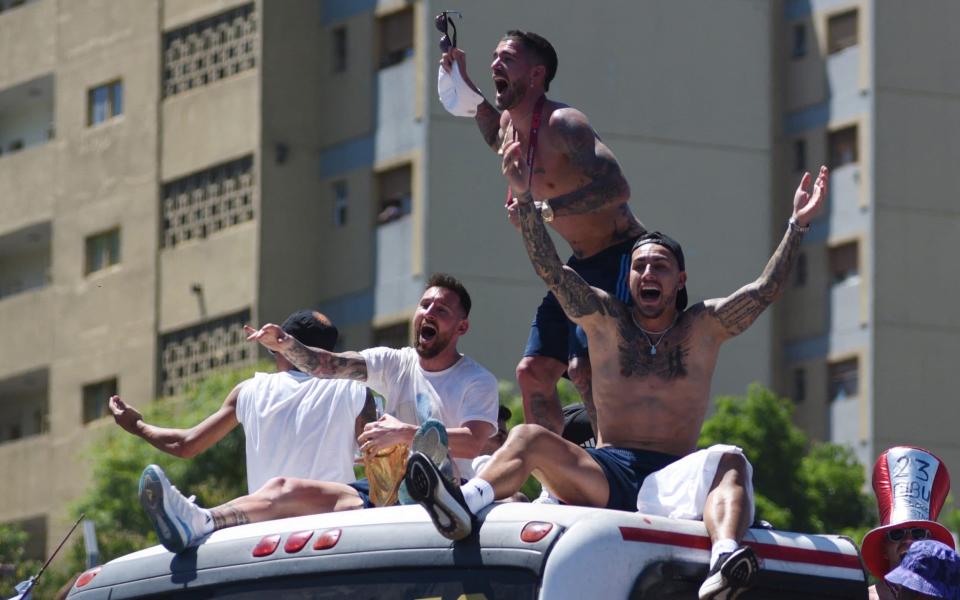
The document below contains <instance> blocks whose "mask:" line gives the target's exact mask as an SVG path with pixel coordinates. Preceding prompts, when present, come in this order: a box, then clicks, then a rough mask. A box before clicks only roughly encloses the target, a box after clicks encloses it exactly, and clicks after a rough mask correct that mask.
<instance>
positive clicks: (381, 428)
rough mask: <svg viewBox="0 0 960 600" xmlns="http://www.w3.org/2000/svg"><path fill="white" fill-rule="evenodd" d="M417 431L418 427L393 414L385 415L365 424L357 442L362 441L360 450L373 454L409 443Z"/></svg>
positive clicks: (365, 453)
mask: <svg viewBox="0 0 960 600" xmlns="http://www.w3.org/2000/svg"><path fill="white" fill-rule="evenodd" d="M416 431H417V428H416V427H414V426H413V425H410V424H409V423H404V422H403V421H401V420H400V419H397V418H396V417H394V416H391V415H383V416H382V417H380V418H379V419H377V420H376V421H374V422H373V423H367V424H366V425H364V426H363V433H361V434H360V437H359V438H357V442H359V443H360V451H361V452H363V454H364V456H373V455H376V454H377V453H379V452H381V451H383V450H386V449H387V448H391V447H393V446H396V445H397V444H408V445H409V444H410V443H411V442H412V441H413V434H414V433H416Z"/></svg>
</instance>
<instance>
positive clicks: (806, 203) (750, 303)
mask: <svg viewBox="0 0 960 600" xmlns="http://www.w3.org/2000/svg"><path fill="white" fill-rule="evenodd" d="M828 176H829V173H828V172H827V168H826V167H820V173H819V174H818V175H817V180H816V182H815V183H814V184H813V190H812V193H811V191H810V180H811V177H810V173H804V175H803V179H801V181H800V185H799V186H798V187H797V191H796V193H795V194H794V197H793V216H791V217H790V222H789V223H788V225H787V232H786V233H785V234H784V235H783V239H782V240H780V245H779V246H777V249H776V251H775V252H774V253H773V256H771V257H770V260H769V262H767V266H766V268H765V269H764V270H763V273H761V274H760V277H759V278H758V279H757V280H756V281H754V282H752V283H749V284H747V285H745V286H743V287H742V288H740V289H739V290H737V291H736V292H734V293H733V294H731V295H730V296H728V297H726V298H716V299H713V300H707V301H706V302H705V303H704V305H705V308H706V311H705V313H706V315H707V317H708V318H709V319H711V321H712V322H713V323H714V324H715V325H716V328H717V333H718V335H719V336H720V338H721V339H726V338H731V337H733V336H735V335H739V334H741V333H743V332H744V331H745V330H746V329H747V328H748V327H750V325H752V324H753V322H754V321H756V320H757V317H759V316H760V313H762V312H763V311H764V310H765V309H766V308H767V307H768V306H770V304H772V303H773V301H774V300H776V299H777V298H779V297H780V294H782V293H783V289H784V286H785V284H786V282H787V279H788V277H789V275H790V271H791V269H792V268H793V263H794V262H796V258H797V252H798V249H799V248H800V242H801V241H802V240H803V234H804V232H806V230H807V229H808V228H809V226H810V221H812V220H813V218H814V217H815V216H816V215H817V213H818V212H819V211H820V209H821V208H822V206H823V203H824V202H825V198H826V194H827V179H828Z"/></svg>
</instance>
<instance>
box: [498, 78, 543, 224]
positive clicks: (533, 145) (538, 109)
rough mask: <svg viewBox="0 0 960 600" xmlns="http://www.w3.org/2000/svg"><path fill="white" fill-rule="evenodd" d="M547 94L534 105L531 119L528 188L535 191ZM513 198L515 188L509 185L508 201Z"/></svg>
mask: <svg viewBox="0 0 960 600" xmlns="http://www.w3.org/2000/svg"><path fill="white" fill-rule="evenodd" d="M545 99H546V96H540V98H539V99H538V100H537V104H536V105H535V106H534V107H533V119H532V120H531V121H530V139H529V140H528V141H527V168H528V169H529V170H530V179H529V180H527V189H528V190H530V193H533V161H534V159H535V157H536V154H537V134H538V133H539V132H540V114H541V113H542V112H543V101H544V100H545ZM513 139H517V130H516V129H514V130H513ZM511 199H513V190H512V189H511V188H510V186H509V185H508V186H507V202H506V204H507V205H509V204H510V200H511Z"/></svg>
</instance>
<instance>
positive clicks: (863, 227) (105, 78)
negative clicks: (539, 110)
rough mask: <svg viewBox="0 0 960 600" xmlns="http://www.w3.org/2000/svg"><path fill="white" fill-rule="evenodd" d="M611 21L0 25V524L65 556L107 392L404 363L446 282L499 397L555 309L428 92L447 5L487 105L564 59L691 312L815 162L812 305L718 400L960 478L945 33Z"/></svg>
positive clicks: (235, 19) (560, 79)
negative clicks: (741, 396)
mask: <svg viewBox="0 0 960 600" xmlns="http://www.w3.org/2000/svg"><path fill="white" fill-rule="evenodd" d="M604 6H605V8H604V10H598V8H597V6H595V5H594V4H590V3H582V2H556V1H550V2H547V0H542V1H541V0H537V1H535V2H526V3H521V4H518V3H515V2H508V1H506V0H489V1H487V2H484V3H482V4H477V3H472V2H467V1H466V0H458V1H451V2H445V3H439V2H436V1H434V0H411V1H403V0H284V1H283V2H280V1H273V0H271V1H266V0H253V1H251V0H246V1H244V0H138V1H137V2H118V1H114V0H71V1H70V2H62V1H60V2H58V1H56V0H28V1H26V2H18V1H16V0H0V8H2V9H3V10H0V150H2V152H3V154H2V155H0V215H2V217H0V330H3V331H4V332H5V333H6V335H7V339H8V340H10V343H8V344H5V345H4V347H3V348H2V349H0V478H2V480H3V481H4V482H5V484H6V487H5V494H4V496H3V498H2V499H0V522H18V523H22V524H24V525H25V526H26V527H27V528H28V529H29V530H31V531H33V532H35V533H37V535H36V536H35V538H34V539H35V540H43V539H44V538H46V539H48V540H49V541H50V542H52V541H53V540H54V539H55V538H56V537H57V536H58V535H59V534H60V532H61V531H62V528H63V527H62V525H63V520H64V516H65V510H66V506H67V504H68V503H69V501H71V500H72V499H73V498H76V497H77V496H78V495H79V494H80V493H82V491H83V489H84V487H85V484H86V479H87V473H88V472H89V467H88V465H87V464H86V463H85V462H84V459H83V455H82V453H81V452H80V451H81V450H82V449H84V448H86V447H87V445H88V444H89V443H90V442H91V441H92V440H94V439H95V437H96V435H97V433H98V430H99V429H102V428H103V427H106V426H109V423H107V422H105V421H104V419H103V418H102V417H103V415H104V404H103V403H104V401H105V399H106V397H108V396H109V395H110V394H111V393H114V392H118V393H120V394H121V395H123V396H124V397H125V398H127V399H128V400H130V401H131V402H133V403H135V404H145V403H147V402H149V401H150V400H151V399H153V398H156V397H162V396H168V395H175V394H178V393H180V392H181V391H182V390H183V389H184V387H185V386H186V385H189V384H190V383H191V382H193V381H195V380H197V379H198V378H200V377H202V376H203V375H204V374H206V373H209V372H210V371H212V370H217V369H222V368H225V367H227V366H235V365H242V364H248V363H250V362H251V361H254V360H256V358H257V356H258V354H257V352H258V350H257V349H256V348H251V347H250V346H248V345H246V344H245V343H244V341H243V336H242V335H241V326H242V324H243V323H247V322H254V323H260V322H264V321H277V320H279V319H282V318H283V317H284V316H285V315H286V314H287V313H289V312H290V311H291V310H293V309H296V308H299V307H302V306H314V307H317V308H318V309H320V310H322V311H324V312H326V313H327V314H328V315H330V316H331V317H332V318H333V319H334V321H335V322H336V323H337V324H338V326H339V327H340V329H341V332H342V334H343V339H342V342H341V346H342V347H343V348H350V349H353V348H362V347H367V346H370V345H373V344H385V345H400V344H405V343H407V342H408V341H409V339H410V326H411V318H412V315H413V312H414V310H415V304H416V300H417V299H418V297H419V294H420V290H421V289H422V286H423V283H424V281H425V280H426V278H427V277H428V276H429V274H430V273H432V272H434V271H446V272H450V273H452V274H454V275H456V276H457V277H459V278H461V279H462V280H463V281H464V282H465V283H466V284H467V287H468V288H469V290H470V291H471V294H472V295H473V298H474V311H473V313H472V315H471V317H472V318H471V323H472V327H471V331H470V332H469V333H468V335H467V336H466V337H465V338H464V339H463V340H462V346H461V349H462V350H463V351H465V352H466V353H469V354H470V355H471V356H473V357H474V358H476V359H477V360H479V361H480V362H482V363H483V364H485V365H487V366H488V367H489V368H491V370H493V371H494V372H495V373H496V374H497V375H498V377H500V378H502V379H505V380H511V379H512V378H513V369H514V367H515V364H516V362H517V360H518V359H519V356H520V354H521V350H522V348H523V344H524V342H525V340H526V336H527V332H528V328H529V322H530V319H531V317H532V315H533V311H534V308H535V307H536V305H537V303H538V302H539V300H540V298H541V297H542V296H543V294H544V293H545V290H544V287H543V284H542V282H540V281H539V280H538V279H537V278H536V276H535V275H534V273H533V270H532V268H531V267H530V265H529V263H528V261H527V259H526V256H525V253H524V251H523V247H522V244H521V241H520V238H519V235H518V233H517V232H516V231H515V230H513V228H512V227H510V226H509V224H508V223H507V221H506V215H505V211H504V209H503V208H502V202H503V197H504V189H505V184H504V181H503V179H502V177H501V176H500V175H499V166H500V161H499V157H498V156H496V155H495V154H494V153H493V152H491V151H490V150H489V149H488V148H487V147H486V146H485V145H484V144H483V142H482V141H481V139H480V136H479V134H478V133H477V131H476V127H475V125H474V123H473V121H472V120H470V119H458V118H454V117H452V116H450V115H448V114H447V113H446V112H444V110H443V108H442V107H441V106H440V105H439V103H438V102H437V100H436V99H435V96H436V91H435V85H436V79H435V78H436V69H437V64H436V62H437V59H438V56H439V53H438V51H437V49H436V40H437V38H438V36H439V33H437V32H436V31H435V30H434V29H433V26H432V24H433V21H432V16H433V14H435V13H437V12H439V11H440V10H444V9H451V10H460V11H462V12H463V18H462V20H458V21H457V25H458V28H459V36H458V38H459V39H458V41H459V43H460V45H461V47H463V48H464V49H465V50H466V51H467V53H468V65H469V70H470V73H471V75H472V76H473V78H474V80H475V81H476V82H477V83H478V84H479V85H480V87H481V88H482V89H483V90H484V91H485V92H487V93H488V94H490V93H491V92H492V83H491V82H490V79H489V69H488V67H487V65H488V61H489V56H490V53H491V51H492V49H493V47H494V45H495V44H496V42H497V40H498V39H499V37H500V36H501V35H502V34H503V32H504V31H505V30H506V29H509V28H521V29H529V30H534V31H537V32H539V33H541V34H543V35H545V36H546V37H547V38H548V39H550V40H551V41H552V42H553V43H554V45H555V46H556V48H557V51H558V53H559V56H560V68H559V71H558V74H557V78H556V80H555V81H554V82H553V84H552V86H551V90H550V95H551V97H554V98H557V99H560V100H563V101H565V102H568V103H570V104H572V105H574V106H577V107H578V108H581V109H582V110H584V111H585V112H586V113H587V114H588V115H589V116H590V118H591V122H592V124H593V125H594V127H595V128H596V130H597V131H598V133H599V134H600V135H601V137H602V138H603V139H604V140H605V141H606V142H607V144H608V145H609V146H610V147H611V148H612V149H613V150H614V152H615V153H616V154H617V156H618V158H619V160H620V162H621V165H622V167H623V169H624V172H625V173H626V174H627V178H628V180H629V181H630V184H631V190H632V200H631V203H632V207H633V209H634V211H635V212H636V213H637V214H638V215H639V217H640V218H641V220H643V221H644V223H646V224H647V226H649V227H650V228H652V229H659V230H661V231H664V232H667V233H669V234H670V235H672V236H674V237H676V238H677V239H679V240H680V241H681V242H682V243H683V244H684V249H685V252H686V255H687V265H688V274H689V281H688V287H689V291H690V295H691V300H692V301H698V300H700V299H704V298H710V297H716V296H721V295H725V294H728V293H730V292H732V291H733V290H734V289H736V288H737V287H739V286H740V285H742V284H743V283H746V282H748V281H750V280H752V279H754V278H755V277H756V276H757V275H758V274H759V273H760V271H761V270H762V268H763V266H764V264H765V263H766V260H767V258H768V257H769V255H770V253H771V252H772V250H773V248H774V246H775V244H776V243H777V242H778V241H779V239H780V236H781V235H782V232H783V229H784V227H785V221H786V218H787V215H788V214H789V206H790V199H791V198H792V194H793V189H794V187H795V186H796V181H797V179H798V177H799V176H798V172H799V171H800V170H802V169H804V168H806V169H812V168H814V167H815V166H816V165H817V164H819V163H820V162H823V161H829V162H830V164H831V165H832V166H833V167H834V175H833V185H832V193H831V207H830V211H829V214H828V215H827V216H825V217H824V218H823V219H822V220H821V221H820V222H818V223H817V224H816V225H815V227H814V230H813V232H811V234H810V235H808V238H807V240H806V243H805V246H804V256H803V257H802V259H801V262H800V264H799V265H798V268H797V272H796V274H795V276H796V280H795V284H794V286H793V287H792V289H791V290H790V292H789V294H788V296H787V297H786V298H784V299H783V301H782V302H781V304H780V305H779V306H778V307H777V309H776V310H775V311H773V312H771V314H767V315H764V316H763V317H761V318H760V319H759V320H758V322H757V323H756V324H755V325H754V326H753V327H752V328H751V329H750V330H749V331H748V332H747V333H746V334H744V335H743V336H741V337H739V338H737V339H735V340H733V341H731V342H730V343H728V344H727V346H726V347H725V348H724V350H723V352H722V353H721V358H720V362H719V364H718V367H717V371H716V374H715V378H714V387H713V392H714V393H715V394H732V393H742V392H743V390H744V389H745V387H746V385H747V384H749V383H750V382H752V381H760V382H762V383H764V384H767V385H772V386H774V387H775V388H776V389H777V390H778V391H779V392H781V393H783V394H785V395H789V396H793V397H795V398H797V400H798V403H799V404H798V405H799V409H798V414H797V419H798V421H799V422H800V423H801V424H803V425H804V427H806V428H807V429H808V431H810V432H811V434H813V435H814V436H816V437H818V438H820V439H831V440H835V441H841V442H844V443H849V444H851V445H853V446H854V447H855V448H856V449H857V451H858V454H859V455H860V456H861V458H862V459H863V460H864V461H872V456H874V455H875V452H876V451H878V450H879V449H881V448H882V447H883V446H886V445H890V444H891V443H894V442H897V443H899V442H904V441H907V442H913V443H918V444H924V445H927V446H928V447H930V448H931V450H933V451H935V452H939V453H941V455H943V457H944V458H945V459H946V460H947V461H948V463H951V464H960V456H954V455H953V454H951V452H954V450H952V449H951V448H955V446H950V444H951V443H952V442H950V439H949V437H947V435H946V431H947V429H949V424H948V423H947V422H946V421H945V420H943V419H939V420H938V419H937V416H938V415H939V414H940V413H942V412H943V411H944V410H946V408H945V407H946V406H948V405H947V404H946V403H945V402H946V400H940V398H948V395H947V394H946V393H945V392H946V391H947V390H945V389H942V386H943V385H944V384H942V383H940V382H941V381H948V379H947V377H946V375H947V369H948V365H949V364H950V357H951V356H956V355H957V353H956V352H955V350H956V349H957V344H958V342H957V339H958V337H957V331H958V327H957V325H958V324H957V318H956V317H955V316H954V315H953V314H952V313H951V311H950V310H949V308H948V305H947V302H948V300H947V301H946V302H945V301H944V300H940V301H939V302H936V301H934V302H930V301H927V300H926V299H927V298H928V297H935V298H938V299H940V298H943V299H949V298H951V297H953V296H954V295H955V292H956V291H957V290H956V287H957V286H958V285H960V284H958V283H957V278H956V277H955V276H953V277H950V276H947V275H946V273H949V272H950V269H951V268H952V260H951V258H950V257H952V256H956V250H957V248H956V247H955V246H956V244H957V241H956V239H957V236H956V235H953V236H951V235H950V233H951V232H952V233H956V229H957V223H958V221H957V212H956V208H955V206H954V204H955V203H954V202H951V200H952V195H955V193H956V190H957V189H958V187H957V186H956V182H955V181H954V180H953V178H954V177H956V175H954V174H953V173H954V171H956V170H955V169H949V168H948V165H950V164H952V162H956V161H955V160H954V161H952V162H951V160H950V159H952V158H955V157H956V155H957V148H956V145H955V144H954V143H953V142H952V139H951V138H950V137H949V136H946V135H944V134H943V132H944V131H946V130H949V128H948V127H945V125H949V124H950V123H955V122H956V118H957V117H956V112H955V111H954V107H955V99H956V90H955V89H953V87H951V86H954V84H953V83H952V80H950V81H948V79H950V78H946V77H944V76H943V73H944V72H949V71H950V68H952V66H955V64H956V57H957V52H956V45H955V44H956V43H955V42H953V41H952V38H950V36H948V35H947V33H946V32H945V31H944V32H942V35H941V36H939V37H938V36H934V35H930V36H927V35H924V32H925V31H927V30H926V29H925V27H926V25H923V26H921V25H920V24H917V25H915V26H912V27H911V28H908V30H907V31H906V32H904V31H901V29H902V25H898V24H899V23H902V22H910V23H913V22H914V20H916V19H918V18H919V19H921V20H923V23H924V24H928V25H930V27H934V30H935V31H940V29H942V28H943V27H945V25H944V26H941V25H939V21H938V19H937V17H936V15H935V14H934V13H935V11H934V10H933V9H932V8H930V9H929V10H930V14H925V13H924V10H925V9H919V8H918V9H916V10H909V11H907V9H906V8H897V7H895V6H888V5H887V4H886V3H885V4H883V5H882V6H881V7H877V6H875V5H874V4H873V3H872V2H867V1H863V2H855V1H853V2H850V1H848V2H841V1H839V0H837V1H831V2H828V1H825V0H824V1H822V2H817V1H813V2H799V1H797V2H793V1H786V2H768V1H766V0H731V1H728V2H724V3H705V2H700V1H697V0H672V1H671V2H669V3H665V2H654V1H649V2H647V1H644V2H628V1H626V0H623V1H617V2H612V1H611V2H608V3H604ZM949 10H950V11H953V10H954V9H952V8H950V9H949ZM904 11H906V12H904ZM851 12H853V17H851V16H850V14H849V13H851ZM938 28H939V29H938ZM895 30H896V31H895ZM904 35H909V39H911V40H912V44H913V45H911V46H910V47H909V48H902V40H903V36H904ZM914 38H915V39H914ZM878 40H883V43H882V44H881V43H879V42H878ZM937 44H945V45H946V46H945V47H943V48H941V47H939V46H937ZM951 44H952V46H951ZM954 87H955V86H954ZM881 118H882V121H881V120H880V119H881ZM878 123H883V124H884V125H883V127H880V126H878ZM881 142H883V143H882V144H881ZM928 147H929V148H931V149H932V150H931V152H924V150H926V149H927V148H928ZM878 164H882V165H883V167H884V168H883V169H880V168H878V167H877V165H878ZM917 181H923V182H924V183H923V184H922V187H920V186H919V185H918V184H916V182H917ZM918 190H922V193H920V194H917V193H916V192H917V191H918ZM877 240H891V242H892V241H893V240H902V241H900V242H899V243H897V242H893V243H887V244H884V245H882V246H881V245H880V244H878V243H877ZM918 240H923V243H917V241H918ZM903 242H908V243H903ZM909 242H913V243H909ZM558 247H559V248H560V253H561V255H563V256H566V254H567V248H566V247H565V245H564V244H563V243H562V242H561V243H560V244H559V245H558ZM907 249H909V251H907ZM907 257H910V258H909V259H908V258H907ZM881 266H882V267H884V268H880V267H881ZM934 267H936V268H934ZM954 272H955V269H954ZM915 290H924V292H922V293H921V294H922V295H918V292H917V291H915ZM930 290H935V291H936V293H935V294H931V293H929V292H930ZM921 298H922V300H921ZM918 305H922V306H924V308H925V310H923V311H922V312H919V311H917V310H916V308H917V306H918ZM951 351H953V352H951ZM905 398H909V399H911V401H909V402H905V401H904V399H905ZM921 399H923V400H924V402H925V401H927V400H929V401H930V402H933V401H935V400H936V401H939V402H940V404H939V405H938V406H939V408H937V407H934V406H933V405H930V409H929V410H927V409H926V408H924V406H925V404H924V403H923V402H920V400H921ZM918 408H919V409H920V410H918ZM931 415H933V416H932V417H931ZM911 419H912V420H911ZM901 424H909V426H908V431H907V432H906V433H909V434H910V435H911V436H914V435H915V436H916V437H909V438H905V437H904V434H905V431H904V429H903V426H902V425H901ZM937 427H940V428H941V429H942V432H941V430H938V429H937ZM118 493H121V491H119V490H118ZM130 494H131V501H134V498H133V491H132V490H131V492H130ZM43 546H44V544H43V543H38V544H37V547H36V548H34V549H32V552H33V553H34V554H36V555H40V554H43V553H44V552H45V548H44V547H43ZM46 547H47V548H49V547H50V546H49V544H47V546H46Z"/></svg>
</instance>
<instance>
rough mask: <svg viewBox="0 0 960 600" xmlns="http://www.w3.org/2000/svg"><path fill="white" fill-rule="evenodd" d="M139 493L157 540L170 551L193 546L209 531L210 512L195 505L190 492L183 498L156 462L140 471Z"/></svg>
mask: <svg viewBox="0 0 960 600" xmlns="http://www.w3.org/2000/svg"><path fill="white" fill-rule="evenodd" d="M139 496H140V505H141V506H143V510H144V511H146V513H147V517H149V518H150V522H151V523H153V528H154V529H155V530H156V531H157V537H158V538H160V543H161V544H163V547H164V548H166V549H167V550H169V551H170V552H182V551H183V550H184V549H185V548H189V547H191V546H196V545H197V544H198V543H199V542H200V540H201V539H203V537H204V536H205V535H206V534H208V533H210V532H211V531H213V519H212V517H211V516H210V513H209V512H208V511H205V510H203V509H201V508H200V507H199V506H197V505H196V504H195V503H194V501H193V500H194V498H193V496H191V497H190V498H186V497H185V496H184V495H183V494H181V493H180V491H179V490H178V489H177V488H176V487H174V486H173V485H171V484H170V480H169V479H167V476H166V474H164V472H163V469H161V468H160V467H158V466H157V465H149V466H147V468H146V469H144V470H143V473H142V474H141V475H140V492H139Z"/></svg>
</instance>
